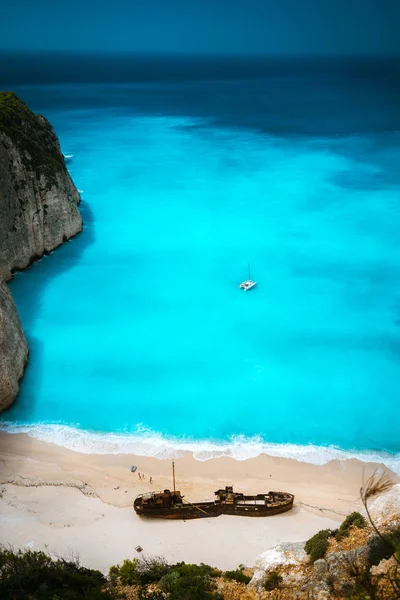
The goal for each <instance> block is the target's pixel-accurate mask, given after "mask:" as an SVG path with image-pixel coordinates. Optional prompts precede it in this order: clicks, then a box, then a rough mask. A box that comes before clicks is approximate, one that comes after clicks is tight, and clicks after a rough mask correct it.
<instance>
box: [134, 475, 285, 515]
mask: <svg viewBox="0 0 400 600" xmlns="http://www.w3.org/2000/svg"><path fill="white" fill-rule="evenodd" d="M172 468H173V478H174V490H173V491H172V492H171V491H170V490H164V491H163V492H150V493H148V494H140V496H138V497H137V498H136V499H135V501H134V504H133V507H134V509H135V512H136V513H137V514H138V515H140V516H143V517H153V518H159V519H199V518H202V517H219V515H238V516H242V517H267V516H271V515H278V514H280V513H283V512H286V511H288V510H290V509H291V508H293V501H294V496H293V494H288V493H287V492H268V494H256V495H254V496H251V495H245V494H242V493H239V492H234V491H233V487H232V486H227V487H225V489H220V490H217V491H216V492H215V496H216V498H215V500H211V501H209V502H197V503H195V504H193V503H191V502H188V501H187V500H185V498H184V496H183V495H182V494H181V493H180V492H179V491H177V490H175V471H174V464H172Z"/></svg>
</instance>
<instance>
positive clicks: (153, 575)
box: [110, 558, 170, 585]
mask: <svg viewBox="0 0 400 600" xmlns="http://www.w3.org/2000/svg"><path fill="white" fill-rule="evenodd" d="M169 570H170V567H169V565H167V563H166V562H165V561H164V560H163V559H162V558H153V559H151V560H148V559H146V558H142V559H141V560H139V559H137V558H134V559H133V560H124V562H123V563H122V565H121V566H119V565H116V566H114V567H111V569H110V579H111V581H112V582H113V583H115V582H117V581H120V582H121V584H122V585H147V584H149V583H156V582H157V581H160V579H161V578H162V577H163V576H164V575H166V574H167V573H168V571H169Z"/></svg>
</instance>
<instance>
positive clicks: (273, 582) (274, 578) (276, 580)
mask: <svg viewBox="0 0 400 600" xmlns="http://www.w3.org/2000/svg"><path fill="white" fill-rule="evenodd" d="M282 581H283V580H282V576H281V575H279V573H277V572H276V571H274V572H273V573H270V574H269V575H268V577H267V579H266V581H265V583H264V589H265V590H266V591H267V592H271V591H272V590H276V588H278V587H279V586H280V585H281V583H282Z"/></svg>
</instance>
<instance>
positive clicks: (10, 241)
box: [0, 92, 82, 410]
mask: <svg viewBox="0 0 400 600" xmlns="http://www.w3.org/2000/svg"><path fill="white" fill-rule="evenodd" d="M79 201H80V198H79V193H78V190H77V189H76V187H75V185H74V183H73V181H72V179H71V177H70V175H69V173H68V171H67V168H66V166H65V162H64V157H63V155H62V153H61V149H60V144H59V142H58V139H57V136H56V134H55V133H54V131H53V128H52V126H51V125H50V123H49V122H48V121H47V119H45V118H44V117H42V116H41V115H35V114H34V113H33V112H32V111H31V110H30V109H29V108H28V107H27V106H26V105H25V104H24V103H23V102H22V101H21V100H20V99H19V98H18V97H17V96H16V95H15V94H14V93H13V92H0V410H4V409H5V408H7V407H8V406H10V405H11V404H12V402H13V401H14V399H15V397H16V395H17V393H18V389H19V387H18V381H19V379H20V378H21V377H22V374H23V370H24V367H25V364H26V362H27V356H28V347H27V344H26V341H25V337H24V334H23V332H22V328H21V324H20V321H19V318H18V314H17V311H16V308H15V304H14V302H13V300H12V298H11V295H10V293H9V291H8V289H7V286H6V285H5V284H4V281H7V280H8V279H10V278H11V277H12V274H13V273H14V272H15V271H18V270H22V269H25V268H26V267H28V266H29V265H30V264H31V263H32V262H34V261H35V260H37V259H39V258H41V257H42V256H43V255H45V254H48V253H49V252H51V251H52V250H54V249H55V248H57V246H60V244H62V243H63V242H64V241H66V240H68V239H70V238H71V237H73V236H74V235H76V234H77V233H79V232H80V231H81V230H82V218H81V215H80V213H79V209H78V204H79Z"/></svg>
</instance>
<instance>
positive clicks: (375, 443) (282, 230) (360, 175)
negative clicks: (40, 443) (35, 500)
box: [0, 54, 400, 471]
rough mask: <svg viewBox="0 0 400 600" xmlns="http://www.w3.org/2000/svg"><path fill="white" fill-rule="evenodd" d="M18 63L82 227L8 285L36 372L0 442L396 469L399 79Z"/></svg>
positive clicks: (203, 64)
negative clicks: (249, 286) (32, 438)
mask: <svg viewBox="0 0 400 600" xmlns="http://www.w3.org/2000/svg"><path fill="white" fill-rule="evenodd" d="M0 65H1V66H0V88H1V89H13V90H14V91H16V92H17V93H18V94H19V95H20V97H21V98H22V99H23V100H24V101H26V102H27V103H28V105H29V106H30V107H31V108H32V109H33V110H34V111H37V112H41V113H42V114H44V115H45V116H46V117H47V118H48V119H49V120H50V121H51V123H52V124H53V126H54V128H55V131H56V133H57V135H58V136H59V139H60V142H61V146H62V150H63V152H64V153H65V154H66V155H71V156H72V157H71V158H70V159H69V161H68V167H69V170H70V173H71V175H72V177H73V179H74V181H75V183H76V185H77V187H78V189H79V190H80V191H81V195H82V214H83V218H84V221H85V227H84V231H83V233H82V234H81V235H79V236H77V237H76V238H75V239H74V240H73V241H71V242H70V243H68V244H65V245H64V246H63V247H62V248H60V249H59V250H57V251H56V252H54V253H52V254H51V255H50V256H49V257H46V258H45V259H43V260H42V261H40V262H39V263H37V264H35V265H34V266H33V267H32V268H31V269H29V270H28V271H26V272H24V273H20V274H18V275H16V276H15V277H14V279H13V281H12V282H11V288H12V293H13V295H14V298H15V300H16V303H17V306H18V310H19V313H20V316H21V320H22V323H23V327H24V329H25V332H26V336H27V338H28V341H29V344H30V350H31V354H30V363H29V367H28V369H27V371H26V375H25V377H24V380H23V382H22V386H21V392H20V395H19V397H18V399H17V402H16V403H15V404H14V406H13V407H12V408H11V409H10V410H9V411H7V412H6V413H4V414H3V415H2V417H1V418H2V421H3V422H6V425H4V424H3V426H6V427H7V428H9V429H10V428H11V429H12V430H21V426H23V427H22V430H24V431H29V432H30V433H31V434H32V435H36V436H38V437H41V438H42V439H52V440H53V441H56V442H57V443H60V444H63V445H65V446H68V447H72V448H77V449H80V450H83V451H86V452H92V451H93V452H94V451H96V452H136V453H138V454H152V455H157V456H169V455H171V453H172V452H173V451H175V452H177V451H178V450H181V449H191V450H193V451H194V452H195V456H197V457H198V458H200V459H204V458H206V457H208V456H216V455H220V454H225V455H231V456H235V457H236V458H245V457H246V456H253V455H256V454H258V453H259V452H262V451H266V452H269V453H272V454H277V455H283V456H294V457H296V458H300V459H304V460H310V461H313V462H324V461H326V460H328V459H329V458H332V457H336V456H337V457H342V456H352V455H357V456H359V455H363V456H364V457H365V458H370V459H374V460H384V461H385V462H386V463H387V464H389V465H391V466H392V467H394V468H396V469H397V470H398V471H400V411H399V400H400V335H399V334H400V329H399V325H400V63H399V62H396V61H394V60H386V61H384V60H380V61H378V60H372V59H368V60H367V59H363V60H361V59H360V60H358V59H352V60H346V59H340V60H334V59H329V60H311V59H307V60H306V59H304V60H293V59H285V60H283V59H267V58H263V57H247V58H246V57H178V56H166V57H165V56H164V57H158V56H152V57H145V56H126V55H109V56H98V55H86V56H79V55H60V54H58V55H32V54H31V55H29V56H27V55H24V54H12V55H11V54H9V55H5V54H2V55H0ZM248 261H250V264H251V275H252V277H253V279H255V280H257V282H258V284H257V287H256V288H255V289H254V290H252V291H251V292H248V293H244V292H240V291H239V290H238V284H239V283H240V282H241V281H242V280H243V279H246V278H247V265H248Z"/></svg>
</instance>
